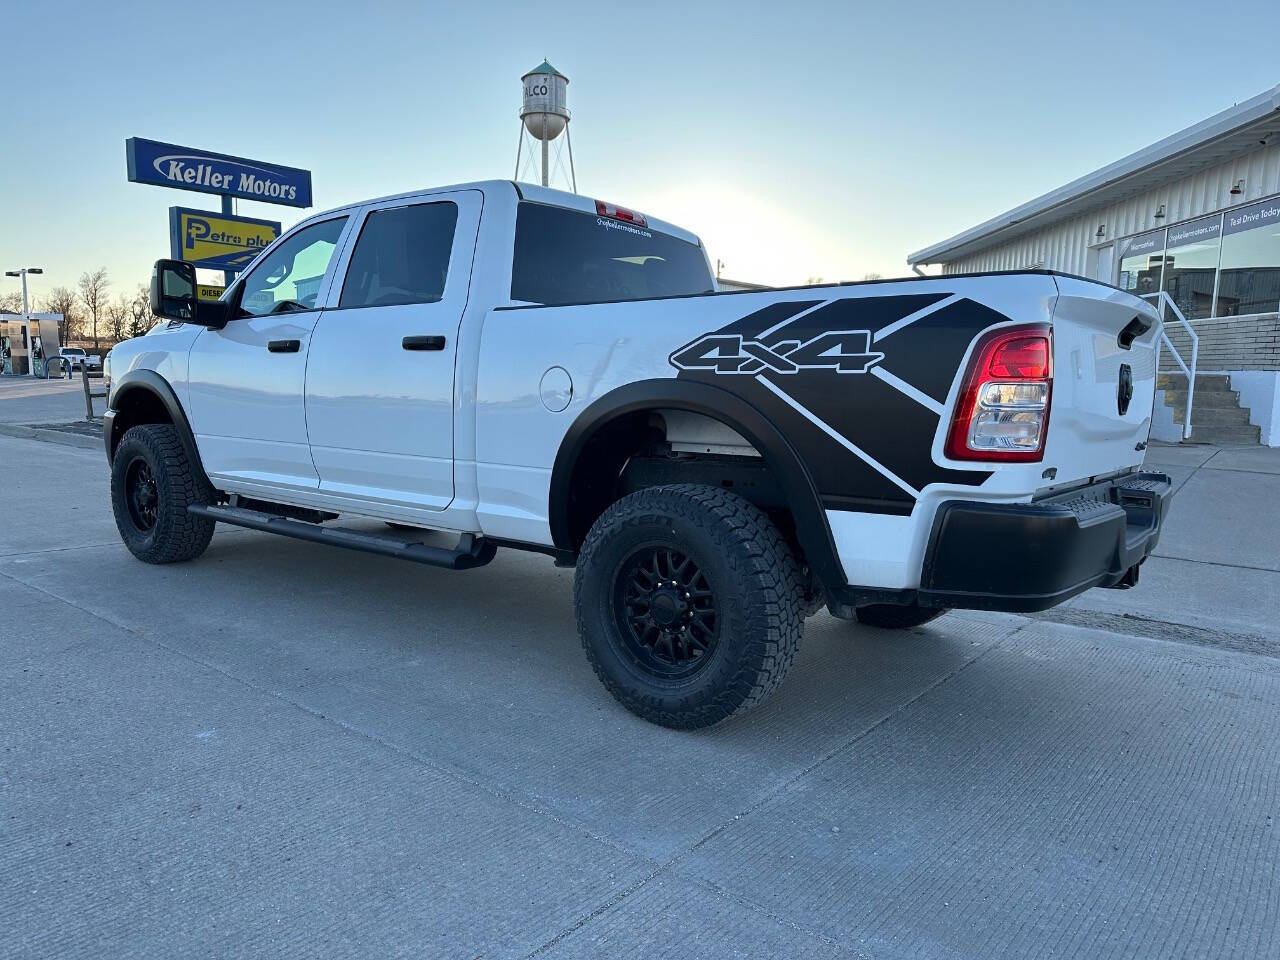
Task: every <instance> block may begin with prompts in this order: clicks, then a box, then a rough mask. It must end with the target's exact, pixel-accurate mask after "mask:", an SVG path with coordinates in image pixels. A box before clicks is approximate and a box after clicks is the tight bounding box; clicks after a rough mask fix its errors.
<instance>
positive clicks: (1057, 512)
mask: <svg viewBox="0 0 1280 960" xmlns="http://www.w3.org/2000/svg"><path fill="white" fill-rule="evenodd" d="M1172 492H1173V486H1172V484H1171V483H1170V481H1169V478H1168V477H1167V476H1165V475H1164V474H1162V473H1136V474H1130V475H1129V476H1126V477H1120V478H1117V479H1115V480H1109V481H1104V482H1102V483H1096V484H1093V485H1091V486H1089V487H1085V488H1084V489H1081V490H1073V491H1071V492H1070V493H1068V494H1064V495H1061V496H1058V497H1053V498H1050V499H1046V500H1038V501H1035V502H1032V503H1016V504H999V503H977V502H974V501H971V500H948V501H946V502H944V503H943V504H941V505H940V507H939V508H938V513H937V516H936V518H935V520H934V524H933V531H932V534H931V535H930V538H929V546H928V549H927V550H926V553H925V561H924V567H923V569H922V570H921V578H920V589H919V591H918V595H917V602H918V603H920V604H921V605H922V606H929V607H967V608H976V609H983V610H1011V611H1022V612H1025V611H1031V610H1046V609H1048V608H1049V607H1052V606H1055V605H1056V604H1059V603H1062V602H1063V601H1064V600H1068V599H1070V598H1071V597H1074V596H1075V595H1076V594H1078V593H1081V592H1083V591H1085V590H1088V589H1089V588H1090V587H1121V588H1123V587H1129V586H1133V584H1135V583H1136V582H1137V579H1138V565H1139V564H1141V563H1142V562H1143V561H1144V560H1145V559H1146V558H1147V556H1148V554H1150V553H1151V551H1152V550H1154V549H1155V546H1156V543H1157V542H1158V541H1159V538H1160V527H1161V524H1162V523H1163V521H1164V513H1165V509H1166V508H1167V506H1168V503H1169V499H1170V497H1171V496H1172Z"/></svg>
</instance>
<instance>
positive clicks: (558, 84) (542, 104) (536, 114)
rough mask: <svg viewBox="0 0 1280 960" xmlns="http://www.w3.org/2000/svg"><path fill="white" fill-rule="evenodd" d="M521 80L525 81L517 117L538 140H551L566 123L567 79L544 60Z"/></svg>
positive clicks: (567, 114) (567, 115)
mask: <svg viewBox="0 0 1280 960" xmlns="http://www.w3.org/2000/svg"><path fill="white" fill-rule="evenodd" d="M520 79H521V80H522V81H523V82H524V105H523V106H522V107H521V108H520V119H521V120H522V121H524V127H525V129H526V130H528V131H529V133H530V134H532V135H533V136H534V137H535V138H536V139H538V140H554V139H555V138H556V137H558V136H560V134H561V133H563V132H564V128H565V124H567V123H568V122H569V108H568V106H567V105H566V104H567V103H568V88H569V78H568V77H566V76H565V75H564V74H563V73H561V72H560V71H559V70H557V69H556V68H555V67H553V66H552V65H551V64H549V63H547V61H545V60H543V61H542V63H540V64H538V66H536V67H534V68H533V69H532V70H530V71H529V72H528V73H526V74H525V75H524V76H523V77H521V78H520Z"/></svg>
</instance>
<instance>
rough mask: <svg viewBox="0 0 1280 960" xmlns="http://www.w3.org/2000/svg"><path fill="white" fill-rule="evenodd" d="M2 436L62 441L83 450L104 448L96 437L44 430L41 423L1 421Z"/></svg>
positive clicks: (65, 444)
mask: <svg viewBox="0 0 1280 960" xmlns="http://www.w3.org/2000/svg"><path fill="white" fill-rule="evenodd" d="M0 436H6V437H16V438H18V439H19V440H43V441H44V442H45V443H60V444H62V445H63V446H64V447H79V448H80V449H82V450H101V449H102V441H101V440H99V439H95V438H94V437H84V436H81V435H80V434H77V433H66V432H64V431H62V430H42V429H41V428H40V426H39V424H34V425H30V426H29V425H26V424H21V423H0Z"/></svg>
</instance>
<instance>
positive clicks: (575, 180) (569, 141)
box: [564, 123, 578, 193]
mask: <svg viewBox="0 0 1280 960" xmlns="http://www.w3.org/2000/svg"><path fill="white" fill-rule="evenodd" d="M564 142H565V143H567V144H568V145H569V180H570V182H571V183H572V184H573V192H574V193H577V192H578V174H577V173H576V172H575V171H574V169H573V138H572V137H570V136H569V124H567V123H566V124H565V125H564Z"/></svg>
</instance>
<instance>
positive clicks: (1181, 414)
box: [1173, 397, 1249, 427]
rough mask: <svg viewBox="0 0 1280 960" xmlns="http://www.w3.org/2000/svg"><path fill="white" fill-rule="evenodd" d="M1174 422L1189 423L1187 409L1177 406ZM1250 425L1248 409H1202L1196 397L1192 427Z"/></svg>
mask: <svg viewBox="0 0 1280 960" xmlns="http://www.w3.org/2000/svg"><path fill="white" fill-rule="evenodd" d="M1173 422H1174V423H1186V422H1187V408H1186V407H1178V406H1175V407H1174V408H1173ZM1248 423H1249V411H1248V409H1241V408H1240V407H1202V406H1200V398H1199V397H1196V405H1195V407H1194V408H1193V409H1192V411H1191V425H1192V426H1193V427H1198V426H1200V425H1201V424H1203V425H1205V426H1210V425H1213V426H1221V427H1229V426H1247V425H1248Z"/></svg>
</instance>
